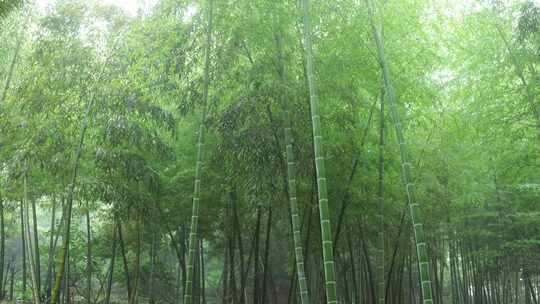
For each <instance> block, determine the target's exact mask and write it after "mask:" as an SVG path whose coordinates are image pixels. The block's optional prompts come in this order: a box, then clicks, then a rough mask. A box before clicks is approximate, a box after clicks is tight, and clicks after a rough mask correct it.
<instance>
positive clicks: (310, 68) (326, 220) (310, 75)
mask: <svg viewBox="0 0 540 304" xmlns="http://www.w3.org/2000/svg"><path fill="white" fill-rule="evenodd" d="M302 7H303V9H304V49H305V53H306V72H307V80H308V86H309V97H310V103H311V122H312V127H313V147H314V150H315V166H316V169H317V188H318V193H319V213H320V220H321V239H322V248H323V260H324V275H325V287H326V302H327V303H328V304H331V303H337V292H336V274H335V270H334V252H333V248H332V247H333V246H332V229H331V225H330V210H329V207H328V193H327V186H326V169H325V167H324V151H323V142H322V141H323V137H322V130H321V116H320V113H319V96H318V95H317V94H318V92H317V91H318V89H317V83H316V81H315V67H314V63H313V47H312V42H311V21H310V17H309V0H303V1H302Z"/></svg>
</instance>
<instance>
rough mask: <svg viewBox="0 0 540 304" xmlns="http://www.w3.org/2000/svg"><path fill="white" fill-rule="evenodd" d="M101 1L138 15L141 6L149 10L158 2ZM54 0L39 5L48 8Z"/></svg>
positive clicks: (38, 0)
mask: <svg viewBox="0 0 540 304" xmlns="http://www.w3.org/2000/svg"><path fill="white" fill-rule="evenodd" d="M99 1H100V2H103V3H107V4H114V5H116V6H119V7H121V8H122V9H123V10H125V11H126V12H127V13H128V14H130V15H131V16H135V15H137V11H138V10H139V8H142V9H143V10H148V9H150V8H152V6H154V5H155V4H156V2H157V0H99ZM54 2H55V1H54V0H37V3H38V5H39V6H40V7H41V8H46V7H47V6H49V5H51V4H54Z"/></svg>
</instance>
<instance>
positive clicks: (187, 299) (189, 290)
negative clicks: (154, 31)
mask: <svg viewBox="0 0 540 304" xmlns="http://www.w3.org/2000/svg"><path fill="white" fill-rule="evenodd" d="M213 11H214V3H213V0H209V1H208V28H207V32H206V47H205V63H204V86H203V105H202V115H201V120H200V124H199V134H198V139H197V164H196V167H195V187H194V189H193V207H192V211H191V227H190V233H189V245H188V259H187V265H186V280H185V289H184V304H191V303H192V302H193V278H194V265H195V263H194V262H195V257H197V247H198V244H199V243H198V235H197V231H198V229H197V228H198V227H197V225H198V223H199V203H200V194H201V177H202V169H203V164H204V163H203V161H204V132H205V121H206V112H207V104H208V88H209V86H210V49H211V45H212V22H213V20H212V19H213V13H214V12H213Z"/></svg>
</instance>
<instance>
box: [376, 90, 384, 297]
mask: <svg viewBox="0 0 540 304" xmlns="http://www.w3.org/2000/svg"><path fill="white" fill-rule="evenodd" d="M380 103H381V108H380V118H379V120H380V121H379V186H378V187H379V189H378V195H377V196H378V216H379V231H378V233H379V250H380V256H379V263H378V264H379V265H378V267H379V286H378V288H379V289H378V293H379V304H384V303H385V289H384V277H385V267H384V262H385V257H384V253H385V252H384V89H381V99H380Z"/></svg>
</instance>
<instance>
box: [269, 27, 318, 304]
mask: <svg viewBox="0 0 540 304" xmlns="http://www.w3.org/2000/svg"><path fill="white" fill-rule="evenodd" d="M276 41H277V47H278V72H279V77H280V81H281V84H282V86H283V88H282V89H281V90H280V94H281V95H280V98H281V106H282V107H283V113H284V118H285V149H286V157H287V186H288V187H287V188H288V192H289V203H290V208H291V223H292V230H293V241H294V254H295V259H296V273H297V277H298V286H299V289H300V300H301V303H302V304H308V303H309V302H310V301H309V292H308V287H307V279H306V272H305V265H304V249H303V247H302V233H301V231H300V215H299V212H298V202H297V194H296V191H297V189H296V161H295V158H294V152H293V144H294V137H293V134H292V124H291V117H290V110H289V102H288V100H287V92H286V83H287V76H286V74H285V63H284V55H283V41H282V37H281V33H278V34H277V35H276Z"/></svg>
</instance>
